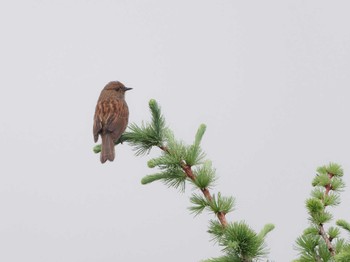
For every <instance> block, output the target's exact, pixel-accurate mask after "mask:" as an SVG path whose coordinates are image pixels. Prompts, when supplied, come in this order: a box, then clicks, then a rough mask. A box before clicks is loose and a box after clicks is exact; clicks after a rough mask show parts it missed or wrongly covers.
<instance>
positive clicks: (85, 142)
mask: <svg viewBox="0 0 350 262" xmlns="http://www.w3.org/2000/svg"><path fill="white" fill-rule="evenodd" d="M349 7H350V4H349V2H348V1H319V0H318V1H313V0H312V1H301V0H288V1H277V0H276V1H271V0H267V1H232V0H230V1H229V0H227V1H220V0H218V1H206V0H205V1H203V0H201V1H126V0H125V1H121V0H119V1H2V2H1V3H0V32H1V43H0V46H1V48H0V55H1V60H0V68H1V72H2V76H1V78H0V85H1V96H0V112H1V122H2V123H1V125H0V134H1V137H2V140H1V142H0V143H1V144H0V145H1V148H2V151H1V153H0V154H1V159H2V163H1V176H0V178H1V180H0V207H1V216H0V246H1V252H0V260H1V261H6V262H13V261H16V262H17V261H33V262H34V261H35V262H41V261H42V262H47V261H57V262H94V261H106V262H109V261H141V260H142V261H169V262H172V261H189V262H192V261H200V260H201V259H205V258H209V257H214V256H218V255H219V254H220V248H219V247H218V246H216V245H214V243H212V242H209V239H210V236H209V235H208V234H207V233H206V230H207V226H208V220H209V219H211V218H213V216H212V215H209V214H204V215H201V216H198V217H196V218H194V217H193V216H191V215H190V214H189V212H188V210H187V209H186V208H187V207H188V206H189V200H188V196H189V195H190V193H191V189H190V188H188V189H187V192H186V193H185V194H182V195H181V194H179V193H178V192H177V191H176V190H173V189H167V188H166V187H165V186H163V185H162V184H160V183H154V184H151V185H148V186H142V185H141V184H140V180H141V178H142V177H143V176H144V175H147V174H150V173H152V171H153V170H149V169H148V168H147V166H146V163H147V160H148V159H149V157H143V158H137V157H134V155H133V152H132V150H131V148H130V147H129V146H128V145H126V144H124V145H122V146H118V147H117V148H116V160H115V161H114V162H113V163H107V164H105V165H101V164H100V162H99V156H98V155H95V154H93V153H92V150H91V149H92V147H93V145H94V143H93V136H92V118H93V114H94V109H95V105H96V101H97V98H98V95H99V93H100V90H101V89H102V87H103V86H104V85H105V84H106V83H107V82H108V81H110V80H120V81H121V82H123V83H124V84H126V85H127V86H131V87H133V88H134V90H133V91H130V92H129V93H127V101H128V104H129V108H130V122H135V123H140V122H141V121H142V120H148V119H149V112H148V101H149V99H151V98H154V99H156V100H157V101H158V102H159V103H160V104H161V106H162V109H163V113H164V114H165V116H166V118H167V122H168V124H169V125H170V126H171V127H172V128H173V130H174V132H175V134H176V135H177V137H179V138H181V139H183V140H184V141H186V142H188V143H190V142H192V141H193V138H194V134H195V132H196V130H197V127H198V126H199V125H200V124H201V123H205V124H206V125H207V132H206V134H205V136H204V140H203V148H204V150H205V151H206V152H207V154H208V158H210V159H211V160H212V161H213V165H214V166H215V167H216V169H217V174H218V176H219V180H218V183H217V184H218V185H217V187H216V188H215V190H214V191H213V193H215V192H217V191H221V192H222V193H223V194H225V195H232V196H234V197H235V198H236V203H237V205H236V210H235V211H234V212H233V213H231V214H230V215H228V219H229V221H240V220H245V221H246V222H247V223H248V224H249V225H250V226H251V227H252V228H253V229H255V230H256V231H259V230H260V229H261V228H262V227H263V226H264V225H265V224H266V223H274V224H275V225H276V228H275V230H274V231H272V232H271V233H270V235H269V236H268V238H267V243H268V246H269V248H270V251H271V253H270V256H269V258H270V259H271V260H274V261H290V260H291V259H293V258H295V257H296V252H295V251H294V250H293V245H294V241H295V239H296V238H297V236H298V235H299V234H301V232H302V230H303V229H304V228H305V227H306V226H307V214H306V210H305V208H304V201H305V199H306V198H307V197H308V196H309V193H310V191H311V185H310V182H311V180H312V178H313V176H314V175H315V169H316V168H317V167H318V166H320V165H323V164H327V163H329V162H330V161H334V162H337V163H340V164H341V165H342V166H343V168H344V170H345V177H344V180H345V182H346V183H347V185H350V178H349V175H348V174H349V173H350V161H349V155H350V154H349V153H350V152H349V149H350V142H349V134H350V125H349V111H350V103H349V97H350V91H349V84H350V74H349V69H350V57H349V56H350V33H349V24H350V16H349ZM157 153H158V152H157V150H155V151H154V154H153V155H157ZM341 197H342V204H341V206H339V207H338V208H336V209H335V210H334V212H333V211H332V212H333V213H334V214H335V217H336V218H337V219H339V218H344V219H347V220H350V217H349V212H348V208H347V207H349V206H350V188H348V189H347V190H346V191H345V192H344V193H342V195H341Z"/></svg>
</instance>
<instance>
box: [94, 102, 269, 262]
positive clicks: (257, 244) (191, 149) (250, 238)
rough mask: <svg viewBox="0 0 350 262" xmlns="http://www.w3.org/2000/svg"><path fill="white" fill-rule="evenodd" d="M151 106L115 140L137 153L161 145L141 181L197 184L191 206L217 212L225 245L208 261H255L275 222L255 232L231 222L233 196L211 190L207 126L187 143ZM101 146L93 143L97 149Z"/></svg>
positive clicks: (214, 225)
mask: <svg viewBox="0 0 350 262" xmlns="http://www.w3.org/2000/svg"><path fill="white" fill-rule="evenodd" d="M149 108H150V111H151V114H152V119H151V121H150V122H149V123H142V124H141V125H136V124H133V123H132V124H131V125H130V126H129V128H128V130H127V131H126V132H125V133H124V134H123V135H122V136H121V138H120V139H119V140H118V141H115V144H116V145H117V144H119V143H123V142H126V143H128V144H130V145H131V146H132V148H133V150H135V154H136V155H142V154H148V153H149V152H150V150H151V149H152V148H154V147H157V148H159V149H161V155H160V156H159V157H156V158H153V159H151V160H149V161H148V163H147V164H148V167H150V168H158V169H159V172H158V173H154V174H151V175H147V176H145V177H144V178H142V180H141V183H142V184H149V183H152V182H155V181H161V182H163V183H164V184H166V185H167V186H169V187H174V188H178V189H180V190H181V191H184V189H185V183H186V181H188V182H190V183H191V184H193V186H195V187H196V188H197V189H198V190H199V191H201V194H192V197H191V198H190V201H191V203H192V204H193V205H192V206H191V207H190V208H189V210H190V211H191V212H192V213H193V214H195V215H198V214H200V213H201V212H202V211H203V210H208V211H209V212H212V213H214V214H215V216H216V218H217V220H216V221H215V222H211V224H210V227H209V231H208V232H210V233H211V234H212V235H213V236H214V238H215V239H216V240H217V241H218V242H219V244H220V246H223V247H224V248H223V252H224V253H225V256H223V257H220V258H218V259H211V260H208V261H225V260H227V261H237V262H242V261H247V262H248V261H249V262H251V261H253V259H259V258H260V257H261V256H264V255H265V254H266V253H267V251H266V249H265V242H264V241H265V237H266V234H267V233H268V232H270V231H271V230H272V229H273V228H274V226H273V225H266V226H265V227H264V229H263V230H262V231H261V232H260V233H259V234H256V233H255V232H254V231H253V230H252V229H250V228H249V227H248V226H247V225H246V224H245V223H244V222H243V223H232V222H231V223H228V222H227V219H226V214H227V213H229V212H231V211H232V210H233V208H234V198H233V197H225V196H222V195H221V193H220V192H218V193H217V194H211V192H210V190H211V189H212V187H213V185H214V182H215V181H216V178H215V169H213V168H212V166H211V162H210V161H209V160H205V159H204V158H205V154H204V152H203V151H202V149H201V146H200V143H201V140H202V138H203V135H204V133H205V130H206V126H205V125H204V124H201V125H200V126H199V128H198V130H197V132H196V135H195V139H194V142H193V144H192V145H190V146H187V145H185V143H183V142H182V141H178V140H176V139H175V137H174V134H173V133H172V132H171V130H170V129H169V128H168V127H166V125H165V120H164V117H163V116H162V114H161V111H160V107H159V106H158V104H157V103H156V101H155V100H150V102H149ZM100 150H101V146H100V145H97V146H95V147H94V152H95V153H98V152H100Z"/></svg>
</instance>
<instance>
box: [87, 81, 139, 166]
mask: <svg viewBox="0 0 350 262" xmlns="http://www.w3.org/2000/svg"><path fill="white" fill-rule="evenodd" d="M130 89H132V88H130V87H125V86H124V85H123V84H122V83H120V82H119V81H112V82H109V83H108V84H107V85H106V86H105V87H104V88H103V90H102V91H101V94H100V97H99V98H98V101H97V105H96V110H95V116H94V128H93V132H94V140H95V142H97V140H98V135H101V138H102V149H101V155H100V160H101V163H104V162H106V161H107V160H109V161H113V160H114V156H115V151H114V141H117V140H118V139H119V138H120V136H121V135H122V134H123V133H124V131H125V129H126V127H127V125H128V120H129V109H128V105H127V104H126V102H125V92H126V91H128V90H130Z"/></svg>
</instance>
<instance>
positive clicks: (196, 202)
mask: <svg viewBox="0 0 350 262" xmlns="http://www.w3.org/2000/svg"><path fill="white" fill-rule="evenodd" d="M190 201H191V203H192V204H193V206H191V207H189V208H188V209H189V210H190V211H191V213H192V214H194V215H195V216H197V215H199V214H201V213H202V212H203V210H204V209H205V208H206V207H207V206H209V203H208V201H207V200H206V199H205V197H203V196H202V195H198V194H192V196H191V198H190Z"/></svg>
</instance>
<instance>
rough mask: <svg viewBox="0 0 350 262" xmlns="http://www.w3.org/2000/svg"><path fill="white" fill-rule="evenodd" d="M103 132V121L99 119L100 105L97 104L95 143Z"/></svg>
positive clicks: (94, 131)
mask: <svg viewBox="0 0 350 262" xmlns="http://www.w3.org/2000/svg"><path fill="white" fill-rule="evenodd" d="M101 132H102V119H101V118H100V117H99V104H97V106H96V110H95V116H94V127H93V133H94V141H95V143H96V142H97V140H98V134H100V133H101Z"/></svg>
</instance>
